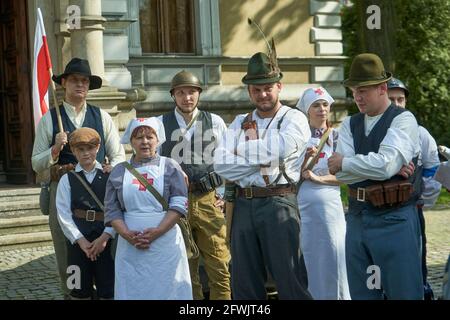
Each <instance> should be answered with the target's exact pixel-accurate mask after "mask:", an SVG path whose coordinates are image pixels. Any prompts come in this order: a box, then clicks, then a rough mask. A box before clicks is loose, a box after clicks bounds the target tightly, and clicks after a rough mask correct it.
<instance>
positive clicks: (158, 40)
mask: <svg viewBox="0 0 450 320" xmlns="http://www.w3.org/2000/svg"><path fill="white" fill-rule="evenodd" d="M193 2H194V0H170V1H168V0H140V3H139V22H140V33H141V47H142V53H144V54H145V53H151V54H158V53H159V54H195V48H196V45H195V28H194V26H195V21H194V3H193Z"/></svg>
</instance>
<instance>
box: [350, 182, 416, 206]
mask: <svg viewBox="0 0 450 320" xmlns="http://www.w3.org/2000/svg"><path fill="white" fill-rule="evenodd" d="M348 195H349V197H350V198H354V199H356V200H357V201H360V202H370V203H371V204H372V205H373V206H374V207H377V208H380V207H383V206H386V207H392V206H397V205H402V204H404V203H406V202H407V201H408V200H409V199H410V198H411V196H412V195H413V185H412V184H411V182H409V181H389V182H386V183H382V184H375V185H371V186H369V187H366V188H357V189H352V188H350V189H349V192H348Z"/></svg>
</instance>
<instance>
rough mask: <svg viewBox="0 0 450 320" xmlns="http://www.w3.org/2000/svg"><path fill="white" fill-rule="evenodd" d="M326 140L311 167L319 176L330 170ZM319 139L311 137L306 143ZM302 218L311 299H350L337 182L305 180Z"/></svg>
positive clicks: (300, 203) (300, 200) (330, 149)
mask: <svg viewBox="0 0 450 320" xmlns="http://www.w3.org/2000/svg"><path fill="white" fill-rule="evenodd" d="M330 140H331V144H330V145H328V144H325V146H324V148H323V150H322V157H321V158H320V159H319V161H318V163H317V164H316V165H315V166H314V168H313V170H312V171H313V173H315V174H316V175H319V176H323V175H327V174H329V171H328V165H327V161H328V158H329V157H330V156H331V155H332V153H333V134H332V133H331V134H330ZM319 141H320V139H318V138H311V139H310V141H309V143H308V146H313V145H314V146H317V145H318V144H319ZM297 200H298V206H299V210H300V218H301V248H302V251H303V255H304V259H305V264H306V270H307V273H308V290H309V292H310V293H311V295H312V296H313V298H314V299H318V300H342V299H350V292H349V288H348V282H347V267H346V264H345V232H346V222H345V216H344V210H343V207H342V202H341V197H340V188H339V186H330V185H320V184H317V183H314V182H311V181H309V180H305V181H304V182H303V183H302V185H301V187H300V190H299V193H298V195H297Z"/></svg>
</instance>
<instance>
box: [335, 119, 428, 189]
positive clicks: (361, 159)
mask: <svg viewBox="0 0 450 320" xmlns="http://www.w3.org/2000/svg"><path fill="white" fill-rule="evenodd" d="M382 115H383V114H380V115H377V116H374V117H370V116H368V115H365V116H364V127H365V134H366V136H367V135H369V133H370V132H371V131H372V129H373V127H374V126H375V125H376V124H377V122H378V121H379V120H380V118H381V117H382ZM336 152H337V153H340V154H341V155H343V156H344V159H343V161H342V170H341V171H340V172H338V173H337V174H336V177H337V179H338V180H339V181H341V182H343V183H346V184H352V183H357V182H361V181H364V180H368V179H370V180H379V181H383V180H387V179H389V178H391V177H392V176H394V175H395V174H397V173H398V172H399V171H400V169H401V167H402V166H403V165H406V164H408V163H409V162H410V161H411V160H412V159H413V158H414V157H416V156H418V155H419V153H420V144H419V129H418V125H417V121H416V118H415V117H414V115H413V114H412V113H411V112H409V111H404V112H402V113H401V114H399V115H398V116H396V117H395V118H394V119H393V120H392V123H391V126H390V128H389V129H388V131H387V134H386V136H385V137H384V138H383V140H382V141H381V144H380V148H379V150H378V153H375V152H369V154H368V155H362V154H357V155H356V154H355V149H354V145H353V136H352V132H351V130H350V117H347V118H345V119H344V121H343V123H342V125H341V126H340V128H339V140H338V144H337V148H336Z"/></svg>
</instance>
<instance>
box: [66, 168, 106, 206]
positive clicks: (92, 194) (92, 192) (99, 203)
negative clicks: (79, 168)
mask: <svg viewBox="0 0 450 320" xmlns="http://www.w3.org/2000/svg"><path fill="white" fill-rule="evenodd" d="M70 173H72V174H73V175H74V176H75V177H77V179H78V180H79V181H80V182H81V184H82V185H83V187H84V188H85V189H86V191H87V192H88V193H89V194H90V195H91V197H92V199H94V201H95V202H96V203H97V205H98V206H99V208H100V209H102V211H105V206H104V205H103V203H102V202H101V201H100V200H99V199H98V197H97V195H96V194H95V193H94V191H92V189H91V187H89V185H88V184H87V183H86V181H84V180H83V178H82V177H80V175H79V174H78V173H76V172H75V171H69V174H70Z"/></svg>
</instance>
